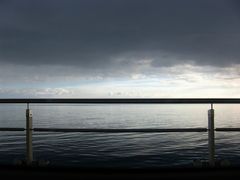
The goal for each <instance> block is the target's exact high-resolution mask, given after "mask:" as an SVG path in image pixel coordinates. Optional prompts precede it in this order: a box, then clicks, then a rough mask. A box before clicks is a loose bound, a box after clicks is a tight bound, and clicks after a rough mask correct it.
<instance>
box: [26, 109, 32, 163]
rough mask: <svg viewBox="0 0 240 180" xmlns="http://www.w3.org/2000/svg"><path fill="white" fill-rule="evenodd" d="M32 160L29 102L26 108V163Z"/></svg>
mask: <svg viewBox="0 0 240 180" xmlns="http://www.w3.org/2000/svg"><path fill="white" fill-rule="evenodd" d="M32 161H33V151H32V111H31V109H29V104H28V107H27V109H26V163H27V165H31V164H32Z"/></svg>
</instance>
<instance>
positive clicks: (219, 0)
mask: <svg viewBox="0 0 240 180" xmlns="http://www.w3.org/2000/svg"><path fill="white" fill-rule="evenodd" d="M239 47H240V2H239V1H238V0H41V1H38V0H21V1H19V0H0V98H9V97H10V98H11V97H19V98H21V97H76V98H81V97H84V98H87V97H90V98H91V97H97V98H103V97H104V98H105V97H107V98H108V97H109V98H111V97H161V98H162V97H240V49H239Z"/></svg>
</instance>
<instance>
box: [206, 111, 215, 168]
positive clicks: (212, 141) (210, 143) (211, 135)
mask: <svg viewBox="0 0 240 180" xmlns="http://www.w3.org/2000/svg"><path fill="white" fill-rule="evenodd" d="M214 138H215V137H214V109H213V108H212V107H211V109H209V110H208V152H209V166H210V167H214V166H215V159H214V156H215V139H214Z"/></svg>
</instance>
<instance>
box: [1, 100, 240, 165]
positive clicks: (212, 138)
mask: <svg viewBox="0 0 240 180" xmlns="http://www.w3.org/2000/svg"><path fill="white" fill-rule="evenodd" d="M4 103H5V104H6V103H8V104H9V103H10V104H27V109H26V128H16V127H12V128H11V127H0V131H26V163H27V164H28V165H31V164H32V162H33V150H32V132H60V133H69V132H83V133H88V132H89V133H178V132H208V149H209V165H210V166H214V165H215V135H214V132H215V131H217V132H240V128H214V109H213V104H240V98H129V99H118V98H115V99H112V98H105V99H103V98H101V99H89V98H85V99H76V98H74V99H64V98H57V99H53V98H47V99H46V98H35V99H26V98H25V99H13V98H11V99H10V98H8V99H7V98H5V99H0V104H4ZM42 103H44V104H57V103H59V104H210V105H211V108H210V109H209V110H208V128H165V129H158V128H128V129H120V128H118V129H110V128H102V129H98V128H37V127H34V128H33V127H32V111H31V110H30V108H29V105H30V104H42Z"/></svg>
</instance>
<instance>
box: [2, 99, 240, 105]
mask: <svg viewBox="0 0 240 180" xmlns="http://www.w3.org/2000/svg"><path fill="white" fill-rule="evenodd" d="M0 103H94V104H97V103H102V104H105V103H106V104H112V103H113V104H118V103H127V104H131V103H133V104H151V103H154V104H155V103H156V104H240V98H127V99H118V98H115V99H112V98H111V99H110V98H105V99H76V98H74V99H62V98H61V99H59V98H58V99H52V98H47V99H46V98H44V99H0Z"/></svg>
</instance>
